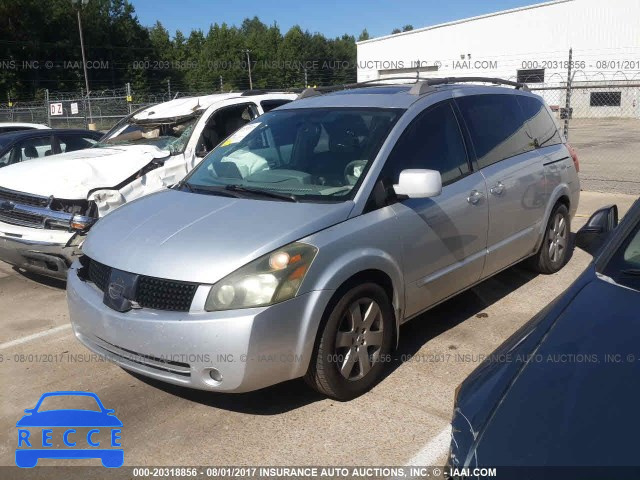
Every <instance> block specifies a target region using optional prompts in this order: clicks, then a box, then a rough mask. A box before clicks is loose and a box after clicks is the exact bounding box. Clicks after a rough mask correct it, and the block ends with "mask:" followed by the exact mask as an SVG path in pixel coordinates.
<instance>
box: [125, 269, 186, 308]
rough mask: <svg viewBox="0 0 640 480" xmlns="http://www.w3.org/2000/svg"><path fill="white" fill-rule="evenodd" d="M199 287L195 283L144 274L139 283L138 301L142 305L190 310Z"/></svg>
mask: <svg viewBox="0 0 640 480" xmlns="http://www.w3.org/2000/svg"><path fill="white" fill-rule="evenodd" d="M197 288H198V285H197V284H195V283H186V282H175V281H172V280H163V279H161V278H153V277H145V276H143V277H140V282H139V283H138V291H137V295H136V297H137V299H136V301H137V302H138V303H139V304H140V306H141V307H146V308H154V309H156V310H170V311H174V312H188V311H189V309H190V308H191V302H192V301H193V297H194V295H195V294H196V289H197Z"/></svg>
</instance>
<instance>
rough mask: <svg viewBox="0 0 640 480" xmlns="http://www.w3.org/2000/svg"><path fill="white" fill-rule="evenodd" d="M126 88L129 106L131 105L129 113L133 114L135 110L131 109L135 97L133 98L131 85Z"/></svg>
mask: <svg viewBox="0 0 640 480" xmlns="http://www.w3.org/2000/svg"><path fill="white" fill-rule="evenodd" d="M125 86H126V89H127V105H129V113H131V112H132V111H133V108H132V107H131V102H132V101H133V97H132V96H131V84H130V83H129V82H127V84H126V85H125Z"/></svg>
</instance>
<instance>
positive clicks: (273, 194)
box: [224, 184, 298, 202]
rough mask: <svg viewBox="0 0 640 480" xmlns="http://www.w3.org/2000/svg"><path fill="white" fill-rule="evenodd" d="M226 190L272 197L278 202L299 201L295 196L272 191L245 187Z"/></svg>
mask: <svg viewBox="0 0 640 480" xmlns="http://www.w3.org/2000/svg"><path fill="white" fill-rule="evenodd" d="M224 188H225V189H226V190H229V191H231V192H244V193H251V194H255V195H261V196H263V197H270V198H277V199H278V200H284V201H286V202H297V201H298V199H297V198H296V197H295V195H292V194H290V193H279V192H274V191H271V190H263V189H261V188H251V187H245V186H243V185H233V184H232V185H226V186H225V187H224Z"/></svg>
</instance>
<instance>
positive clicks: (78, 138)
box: [0, 128, 104, 168]
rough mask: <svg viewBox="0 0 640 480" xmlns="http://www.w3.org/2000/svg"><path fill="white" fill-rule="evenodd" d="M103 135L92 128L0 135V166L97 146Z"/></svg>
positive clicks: (33, 130) (42, 130) (29, 131)
mask: <svg viewBox="0 0 640 480" xmlns="http://www.w3.org/2000/svg"><path fill="white" fill-rule="evenodd" d="M103 135H104V134H103V133H100V132H96V131H92V130H74V129H64V128H62V129H46V130H45V129H41V130H37V129H32V130H22V131H18V132H12V133H5V134H3V135H0V168H2V167H7V166H9V165H14V164H16V163H20V162H23V161H26V160H33V159H36V158H44V157H48V156H50V155H57V154H59V153H66V152H74V151H76V150H83V149H85V148H89V147H92V146H94V145H95V144H96V143H97V141H98V140H100V138H102V136H103Z"/></svg>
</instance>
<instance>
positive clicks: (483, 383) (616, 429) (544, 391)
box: [449, 200, 640, 478]
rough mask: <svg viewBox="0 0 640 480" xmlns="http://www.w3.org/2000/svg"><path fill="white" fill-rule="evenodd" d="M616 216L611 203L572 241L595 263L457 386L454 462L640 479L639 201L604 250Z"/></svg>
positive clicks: (526, 472) (521, 474)
mask: <svg viewBox="0 0 640 480" xmlns="http://www.w3.org/2000/svg"><path fill="white" fill-rule="evenodd" d="M617 217H618V215H617V208H616V207H615V206H612V207H605V208H602V209H600V210H599V211H597V212H596V213H595V214H594V215H593V216H592V217H591V219H590V220H589V221H588V222H587V224H586V226H585V227H583V228H582V229H581V230H579V231H578V233H577V235H576V244H577V245H578V246H580V247H582V248H585V249H586V250H587V251H589V252H590V253H596V252H597V251H598V250H599V253H598V254H596V257H595V259H594V260H593V262H592V263H591V264H590V265H589V267H588V268H587V269H586V270H585V271H584V272H583V273H582V275H580V277H579V278H578V279H577V280H576V281H575V282H574V283H573V284H572V285H571V286H570V287H569V288H568V289H567V290H566V291H565V292H564V293H563V294H562V295H560V296H559V297H558V298H557V299H556V300H554V301H553V302H552V303H551V304H550V305H548V306H547V307H546V308H545V309H543V310H542V311H541V312H540V313H539V314H538V315H536V316H535V317H534V318H533V319H531V320H530V321H529V322H528V323H527V324H525V325H524V326H523V327H522V328H521V329H520V330H518V331H517V332H516V333H515V334H514V335H512V336H511V337H510V338H509V339H508V340H507V341H506V342H504V343H503V344H502V345H501V346H500V347H498V349H497V350H496V351H495V352H494V353H493V354H492V355H491V356H490V357H489V358H488V359H487V360H486V361H485V362H484V363H483V364H481V365H480V366H479V367H478V368H477V369H476V370H475V371H474V372H473V373H472V374H471V375H470V376H469V377H468V378H467V379H466V380H465V381H464V382H463V383H462V384H461V385H460V387H458V390H457V395H456V402H455V410H454V414H453V420H452V427H453V435H452V442H451V453H450V458H449V464H450V466H451V467H452V468H456V469H464V468H470V470H473V468H475V467H476V466H478V467H482V466H488V465H491V466H499V467H522V466H524V467H587V468H585V469H583V470H578V469H566V468H565V469H555V470H554V469H547V470H537V471H536V470H532V469H531V468H529V469H522V468H521V469H519V470H517V469H513V470H509V469H508V468H503V469H502V470H503V471H502V474H503V476H505V477H510V478H512V477H518V478H540V476H542V477H544V478H596V477H597V478H603V477H606V476H608V475H610V474H609V473H608V472H611V471H614V470H615V469H614V470H612V469H611V467H616V468H618V470H619V471H620V473H624V474H625V475H626V474H630V478H634V477H636V476H637V474H638V472H639V470H638V468H637V467H638V455H637V447H636V444H635V441H634V439H635V436H634V433H633V432H636V431H637V430H638V428H640V415H638V414H637V413H636V403H637V398H638V394H639V393H640V387H639V386H638V382H637V379H638V377H639V376H640V361H639V360H640V357H639V356H638V353H639V352H638V341H637V339H638V336H640V324H639V323H638V305H640V200H638V201H636V202H635V204H634V205H633V207H632V208H631V209H630V210H629V212H628V213H627V214H626V216H625V217H624V219H623V221H622V222H621V223H620V225H619V226H618V227H617V228H615V231H614V232H613V234H612V235H610V238H609V239H608V241H606V242H605V245H604V247H600V245H601V244H602V243H603V241H604V240H605V239H606V238H607V236H608V235H609V232H610V231H611V230H612V229H613V228H614V227H615V225H616V223H617ZM625 466H626V467H629V466H631V467H636V468H635V470H633V471H630V470H626V471H625V469H624V468H619V467H625ZM596 467H601V468H600V469H598V468H596ZM603 467H604V468H603ZM500 470H501V468H498V472H497V473H498V475H499V476H500Z"/></svg>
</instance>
